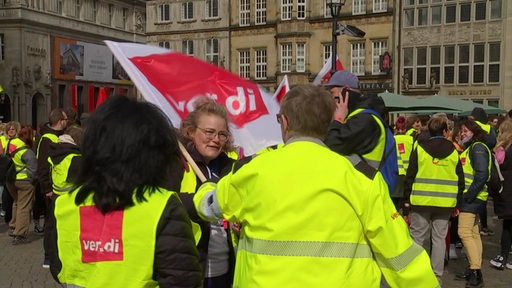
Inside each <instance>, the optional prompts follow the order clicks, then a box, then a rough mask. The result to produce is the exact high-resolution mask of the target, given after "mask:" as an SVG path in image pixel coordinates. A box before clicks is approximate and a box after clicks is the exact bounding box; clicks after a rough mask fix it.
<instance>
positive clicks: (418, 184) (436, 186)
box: [411, 145, 459, 208]
mask: <svg viewBox="0 0 512 288" xmlns="http://www.w3.org/2000/svg"><path fill="white" fill-rule="evenodd" d="M416 151H417V153H418V173H417V174H416V178H415V179H414V183H413V184H412V192H411V204H413V205H416V206H433V207H447V208H452V207H455V206H456V205H457V193H458V190H459V188H458V183H459V182H458V180H459V177H458V176H457V172H456V169H457V164H458V163H459V153H458V152H457V150H455V149H454V150H453V152H452V153H451V154H450V155H449V156H448V157H446V158H444V159H439V158H434V157H432V156H431V155H430V154H428V153H427V152H426V151H425V150H424V149H423V147H421V146H420V145H418V148H417V150H416Z"/></svg>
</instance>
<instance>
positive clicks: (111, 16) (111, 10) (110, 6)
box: [108, 4, 116, 26]
mask: <svg viewBox="0 0 512 288" xmlns="http://www.w3.org/2000/svg"><path fill="white" fill-rule="evenodd" d="M115 12H116V11H115V8H114V5H113V4H108V19H109V20H110V26H113V24H114V20H115V19H114V16H115V15H114V14H115Z"/></svg>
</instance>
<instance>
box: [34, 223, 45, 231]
mask: <svg viewBox="0 0 512 288" xmlns="http://www.w3.org/2000/svg"><path fill="white" fill-rule="evenodd" d="M34 232H35V233H36V234H43V233H44V228H43V227H41V225H39V224H37V223H36V224H34Z"/></svg>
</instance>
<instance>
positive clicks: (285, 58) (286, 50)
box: [281, 43, 292, 73]
mask: <svg viewBox="0 0 512 288" xmlns="http://www.w3.org/2000/svg"><path fill="white" fill-rule="evenodd" d="M291 71H292V44H289V43H287V44H281V72H282V73H285V72H291Z"/></svg>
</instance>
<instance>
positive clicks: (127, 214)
mask: <svg viewBox="0 0 512 288" xmlns="http://www.w3.org/2000/svg"><path fill="white" fill-rule="evenodd" d="M78 190H79V189H76V190H74V191H72V192H70V193H66V194H63V195H61V196H59V197H58V198H57V199H56V201H55V210H54V214H55V219H56V229H57V245H58V251H59V259H60V261H61V263H62V269H61V271H60V273H59V274H58V278H59V281H60V282H61V283H62V284H67V285H76V286H79V287H88V288H95V287H158V283H157V282H156V281H155V280H153V265H154V256H155V243H156V237H157V234H156V233H157V226H158V222H159V221H160V217H161V216H162V213H163V211H164V209H165V207H166V205H167V202H168V201H169V198H170V197H177V195H176V193H175V192H172V191H169V190H165V189H163V188H160V191H157V192H155V193H152V194H149V193H147V192H146V193H145V194H144V197H145V198H146V199H147V201H143V202H140V203H137V202H136V203H137V204H136V205H135V206H132V207H129V208H126V209H124V210H118V211H112V212H109V213H107V214H105V215H104V214H102V213H101V211H100V210H98V209H97V208H96V207H95V206H94V203H93V200H92V195H90V196H89V197H88V198H87V199H86V201H85V204H82V205H80V206H77V205H76V204H75V197H76V194H77V192H78ZM134 201H136V200H135V196H134Z"/></svg>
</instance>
